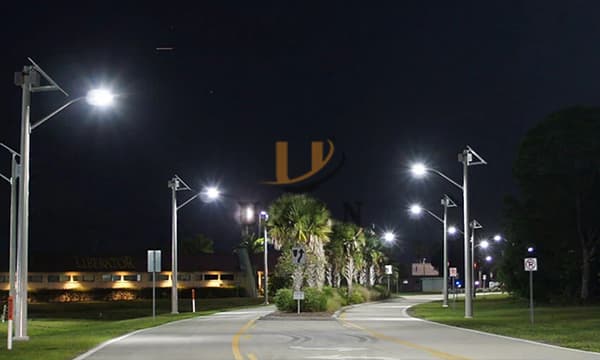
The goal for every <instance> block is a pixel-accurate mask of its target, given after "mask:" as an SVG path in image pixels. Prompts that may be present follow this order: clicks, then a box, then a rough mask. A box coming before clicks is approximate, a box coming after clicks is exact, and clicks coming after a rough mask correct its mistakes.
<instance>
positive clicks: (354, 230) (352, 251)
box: [332, 223, 365, 294]
mask: <svg viewBox="0 0 600 360" xmlns="http://www.w3.org/2000/svg"><path fill="white" fill-rule="evenodd" d="M332 238H334V239H335V240H334V242H335V243H336V244H339V245H337V246H341V248H342V253H343V257H342V264H343V266H342V267H341V268H340V270H341V272H342V274H343V276H344V278H345V279H346V284H347V286H348V294H351V293H352V286H353V284H354V281H355V280H356V279H357V277H358V274H359V272H360V269H361V268H362V267H363V265H364V256H363V248H364V245H365V236H364V233H363V229H362V228H360V227H358V226H357V225H355V224H352V223H338V224H335V225H334V227H333V233H332ZM332 261H335V260H332Z"/></svg>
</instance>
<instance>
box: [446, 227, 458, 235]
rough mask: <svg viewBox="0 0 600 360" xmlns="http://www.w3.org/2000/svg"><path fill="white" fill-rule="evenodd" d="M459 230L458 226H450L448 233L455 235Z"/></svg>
mask: <svg viewBox="0 0 600 360" xmlns="http://www.w3.org/2000/svg"><path fill="white" fill-rule="evenodd" d="M457 232H458V229H457V228H456V226H448V234H450V235H454V234H456V233H457Z"/></svg>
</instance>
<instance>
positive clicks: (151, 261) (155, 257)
mask: <svg viewBox="0 0 600 360" xmlns="http://www.w3.org/2000/svg"><path fill="white" fill-rule="evenodd" d="M160 260H161V254H160V250H148V272H151V273H152V319H155V318H156V273H157V272H160V271H161V270H160V265H161V264H160Z"/></svg>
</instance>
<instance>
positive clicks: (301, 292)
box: [294, 291, 304, 300]
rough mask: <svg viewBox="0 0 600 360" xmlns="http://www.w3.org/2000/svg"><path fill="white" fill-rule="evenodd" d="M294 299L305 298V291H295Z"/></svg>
mask: <svg viewBox="0 0 600 360" xmlns="http://www.w3.org/2000/svg"><path fill="white" fill-rule="evenodd" d="M294 300H304V291H294Z"/></svg>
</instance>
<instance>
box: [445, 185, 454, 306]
mask: <svg viewBox="0 0 600 360" xmlns="http://www.w3.org/2000/svg"><path fill="white" fill-rule="evenodd" d="M442 206H443V207H444V220H443V223H444V256H443V260H444V263H443V264H444V282H443V285H442V286H443V287H442V293H443V301H442V307H448V208H449V207H456V204H455V203H454V201H452V199H450V197H449V196H448V195H446V194H444V197H443V198H442Z"/></svg>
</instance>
